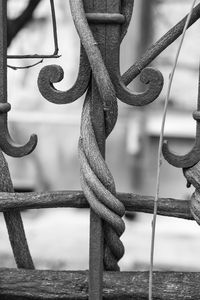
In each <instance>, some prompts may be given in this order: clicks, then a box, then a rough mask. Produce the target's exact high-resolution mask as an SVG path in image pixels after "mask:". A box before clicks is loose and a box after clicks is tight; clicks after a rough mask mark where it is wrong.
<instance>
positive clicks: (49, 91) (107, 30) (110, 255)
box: [38, 0, 163, 300]
mask: <svg viewBox="0 0 200 300" xmlns="http://www.w3.org/2000/svg"><path fill="white" fill-rule="evenodd" d="M70 6H71V11H72V16H73V19H74V23H75V26H76V29H77V31H78V34H79V36H80V39H81V44H82V46H83V48H84V50H83V48H82V49H81V58H80V67H79V74H78V78H77V81H76V83H75V85H74V86H73V87H72V88H71V89H70V90H69V91H66V92H61V91H58V90H56V89H55V88H54V87H53V83H55V82H58V81H60V80H61V79H62V78H63V73H62V70H61V68H60V67H59V66H55V65H53V66H47V67H45V68H43V69H42V70H41V72H40V74H39V78H38V86H39V89H40V92H41V93H42V95H43V96H44V97H45V98H46V99H47V100H48V101H51V102H53V103H57V104H64V103H70V102H72V101H75V100H76V99H77V98H79V97H80V96H81V95H82V94H83V93H84V92H85V90H86V89H87V88H88V92H87V95H86V99H85V103H84V108H83V114H82V125H81V137H80V141H79V155H80V164H81V183H82V188H83V192H84V194H85V196H86V198H87V200H88V202H89V204H90V206H91V209H92V210H91V220H90V221H91V229H90V230H91V231H90V266H89V268H90V272H89V273H90V275H89V278H90V284H89V285H90V292H89V293H90V299H97V300H100V299H102V273H103V264H104V268H105V269H106V270H119V266H118V261H119V260H120V258H121V257H122V256H123V253H124V247H123V244H122V242H121V241H120V236H121V235H122V233H123V232H124V230H125V226H124V222H123V220H122V219H121V218H122V216H123V215H124V213H125V208H124V206H123V204H122V203H121V202H120V201H119V199H117V197H116V190H115V184H114V179H113V177H112V175H111V173H110V171H109V169H108V167H107V165H106V163H105V160H104V156H105V139H106V137H107V136H108V135H109V134H110V133H111V131H112V130H113V128H114V126H115V123H116V120H117V110H118V109H117V97H118V98H119V99H120V100H121V101H123V102H125V103H127V104H130V105H145V104H148V103H150V102H152V101H153V100H155V99H156V97H157V96H158V95H159V93H160V91H161V89H162V85H163V78H162V75H161V73H160V72H159V71H157V70H155V69H153V68H147V69H145V70H144V71H142V74H141V80H142V81H143V82H144V83H146V84H148V88H147V90H146V91H145V92H144V93H133V92H131V91H130V90H128V89H127V88H126V86H125V84H124V83H123V80H122V77H121V75H120V70H119V53H120V44H121V41H122V39H123V37H124V36H125V34H126V31H127V28H128V25H129V22H130V19H131V16H132V10H133V1H132V0H127V1H121V0H118V1H115V2H113V1H111V0H104V1H96V0H90V1H88V0H87V1H84V3H83V2H82V1H81V0H72V1H70ZM88 23H89V24H88ZM91 71H92V75H93V76H92V79H91V80H90V78H91V77H90V74H91ZM89 80H90V81H89ZM102 220H103V223H102ZM103 252H104V253H103Z"/></svg>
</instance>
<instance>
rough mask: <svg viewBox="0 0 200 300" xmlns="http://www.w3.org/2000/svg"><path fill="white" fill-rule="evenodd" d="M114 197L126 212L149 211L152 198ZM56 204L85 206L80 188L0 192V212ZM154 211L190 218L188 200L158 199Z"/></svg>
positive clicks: (126, 194)
mask: <svg viewBox="0 0 200 300" xmlns="http://www.w3.org/2000/svg"><path fill="white" fill-rule="evenodd" d="M117 196H118V198H119V199H120V200H121V201H122V203H123V204H124V205H125V208H126V210H127V211H134V212H144V213H153V208H154V197H152V196H141V195H137V194H132V193H118V194H117ZM56 207H74V208H88V207H89V205H88V203H87V201H86V199H85V197H84V195H83V192H82V191H57V192H42V193H39V192H38V193H35V192H33V193H0V211H7V210H10V209H18V210H23V209H38V208H56ZM158 214H159V215H163V216H168V217H176V218H183V219H188V220H193V216H192V215H191V212H190V200H179V199H172V198H159V200H158Z"/></svg>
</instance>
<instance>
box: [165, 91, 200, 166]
mask: <svg viewBox="0 0 200 300" xmlns="http://www.w3.org/2000/svg"><path fill="white" fill-rule="evenodd" d="M199 98H200V97H199ZM199 102H200V101H199ZM193 118H194V120H196V121H197V129H196V139H195V143H194V146H193V148H192V150H191V151H190V152H189V153H187V154H185V155H178V154H175V153H173V152H171V151H170V149H169V145H168V141H164V143H163V147H162V152H163V156H164V158H165V159H166V160H167V161H168V163H170V164H171V165H172V166H174V167H177V168H189V167H192V166H194V165H195V164H197V163H198V162H199V161H200V111H199V110H197V111H195V112H194V113H193Z"/></svg>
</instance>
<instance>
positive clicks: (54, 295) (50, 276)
mask: <svg viewBox="0 0 200 300" xmlns="http://www.w3.org/2000/svg"><path fill="white" fill-rule="evenodd" d="M51 4H53V1H51ZM133 4H134V1H133V0H126V1H121V0H116V1H112V0H101V1H100V0H96V1H95V0H84V1H82V0H70V6H71V12H72V16H73V20H74V23H75V26H76V29H77V32H78V34H79V37H80V40H81V49H80V65H79V73H78V77H77V80H76V82H75V84H74V85H73V87H72V88H71V89H70V90H68V91H64V92H63V91H59V90H57V89H56V88H54V86H53V84H54V83H56V82H59V81H61V80H62V78H63V71H62V69H61V67H59V66H57V65H50V66H46V67H44V68H43V69H42V70H41V72H40V74H39V77H38V86H39V90H40V92H41V94H42V95H43V96H44V97H45V98H46V99H47V100H48V101H50V102H53V103H56V104H67V103H71V102H73V101H76V100H77V99H78V98H80V97H81V96H82V95H83V94H84V93H85V92H86V97H85V102H84V105H83V112H82V119H81V134H80V139H79V146H78V151H79V157H80V166H81V185H82V190H83V191H74V192H70V191H63V192H59V191H58V192H45V193H23V194H22V193H20V194H19V193H14V191H13V186H12V181H11V178H10V175H9V170H8V166H7V163H6V161H5V158H4V156H3V154H2V152H1V153H0V160H1V166H0V168H1V172H0V188H1V193H0V211H2V212H3V213H4V217H5V221H6V225H7V229H8V232H9V237H10V243H11V246H12V250H13V254H14V257H15V260H16V264H17V267H18V269H1V270H0V298H1V299H88V298H89V299H92V300H94V299H95V300H98V299H99V300H100V299H102V298H103V299H147V298H148V272H120V270H119V265H118V261H119V260H120V259H121V258H122V256H123V254H124V247H123V244H122V242H121V240H120V237H121V235H122V234H123V232H124V230H125V225H124V221H123V219H122V218H123V215H124V214H125V211H138V212H147V213H153V209H154V199H153V198H152V197H148V196H141V195H135V194H121V193H117V191H116V189H115V183H114V179H113V177H112V174H111V173H110V171H109V169H108V167H107V165H106V163H105V144H106V138H107V137H108V136H109V134H111V132H112V130H113V129H114V126H115V123H116V120H117V114H118V108H117V98H118V99H119V100H120V101H122V102H124V103H125V104H128V105H132V106H143V105H147V104H149V103H151V102H153V101H154V100H155V99H156V98H157V97H158V96H159V94H160V92H161V90H162V86H163V77H162V74H161V73H160V72H159V71H158V70H156V69H154V68H150V67H147V66H148V65H149V64H150V63H151V62H152V61H153V60H154V59H155V58H156V57H157V56H158V55H159V54H160V53H161V52H162V51H163V50H164V49H166V48H167V47H168V46H169V45H170V44H171V43H173V42H174V41H175V40H176V39H177V38H178V37H179V36H180V35H181V33H182V31H183V27H184V24H185V20H186V18H184V19H183V20H181V21H180V22H179V23H178V24H177V25H175V26H174V27H173V28H172V29H170V31H168V32H167V33H166V34H165V35H164V36H163V37H162V38H161V39H160V40H158V41H157V42H156V43H155V44H153V45H152V46H151V47H150V48H149V49H147V51H146V52H145V54H144V55H143V56H142V57H141V58H140V59H139V60H138V61H136V62H135V63H134V64H133V65H132V66H131V67H130V68H129V69H128V70H127V71H126V72H125V73H124V74H123V75H122V76H121V75H120V70H119V54H120V44H121V42H122V40H123V38H124V36H125V34H126V31H127V29H128V26H129V23H130V20H131V17H132V11H133ZM6 5H7V4H6V1H4V0H0V128H1V131H0V147H1V150H2V151H3V152H5V153H6V154H8V155H10V156H14V157H21V156H24V155H28V154H29V153H30V152H32V151H33V150H34V148H35V147H36V144H37V137H36V136H35V135H33V136H31V138H30V140H29V142H28V143H27V144H26V145H24V146H18V145H15V143H14V142H13V141H12V139H11V137H10V135H9V132H8V127H7V113H8V111H9V110H10V108H11V107H10V105H9V103H7V20H6V11H7V7H6ZM52 11H53V10H52ZM199 17H200V4H198V5H197V6H196V7H195V8H194V9H193V12H192V16H191V19H190V23H189V26H191V25H192V24H193V23H194V22H196V21H197V20H198V19H199ZM53 24H54V33H55V31H56V28H55V24H56V23H55V16H54V14H53ZM54 41H55V53H54V54H53V55H57V39H56V35H54ZM138 75H140V80H141V81H142V82H143V83H145V84H146V85H147V88H146V90H145V91H144V92H142V93H134V92H132V91H130V90H129V89H128V88H127V85H128V84H129V83H130V82H131V81H132V80H133V79H134V78H135V77H137V76H138ZM198 109H199V106H198ZM193 116H194V118H195V120H197V141H196V144H195V146H194V148H193V150H192V151H191V152H190V153H189V155H186V156H184V157H178V156H175V155H174V154H172V153H170V152H169V149H168V148H167V146H166V145H165V146H164V148H163V150H164V151H163V154H164V156H165V158H166V159H167V160H168V161H169V162H170V163H171V164H173V165H174V166H176V167H181V168H184V172H185V176H186V178H187V180H188V184H193V185H194V186H195V188H196V189H197V190H196V192H195V194H194V196H193V197H192V199H191V200H185V201H180V200H177V199H170V198H169V199H163V198H162V199H159V200H158V214H160V215H165V216H173V217H178V218H184V219H189V220H191V219H196V220H197V222H199V200H198V198H199V193H198V188H199V178H198V161H199V159H200V156H199V153H200V149H199V148H200V147H199V141H198V136H199V125H198V124H199V112H198V111H197V112H195V113H194V115H193ZM55 207H76V208H85V207H90V208H91V213H90V253H89V271H41V270H35V269H34V263H33V260H32V257H31V254H30V251H29V248H28V244H27V241H26V236H25V232H24V228H23V223H22V219H21V216H20V210H23V209H36V208H55ZM199 277H200V275H199V273H186V272H185V273H182V272H154V274H153V296H154V298H155V299H186V298H188V299H189V298H190V299H198V298H199V285H198V282H199Z"/></svg>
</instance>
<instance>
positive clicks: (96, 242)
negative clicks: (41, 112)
mask: <svg viewBox="0 0 200 300" xmlns="http://www.w3.org/2000/svg"><path fill="white" fill-rule="evenodd" d="M86 2H88V4H86V6H87V12H95V11H96V12H102V13H103V12H106V3H107V0H90V1H88V0H87V1H86ZM92 26H94V27H95V30H94V32H93V34H94V37H95V40H96V41H97V43H98V47H99V49H100V51H101V54H102V57H103V59H104V60H105V57H106V53H105V52H106V51H105V43H106V37H105V30H106V29H105V27H106V26H105V25H103V24H101V25H100V26H98V25H92ZM91 84H92V113H91V118H92V125H93V129H94V132H95V136H96V138H97V143H98V146H99V149H100V152H101V155H102V156H103V158H105V120H104V110H103V103H102V99H101V97H100V95H99V91H98V88H97V86H96V83H95V80H94V78H93V79H92V82H91ZM102 223H103V222H102V220H101V219H100V218H99V217H98V216H97V215H96V214H95V213H94V212H93V210H91V211H90V253H89V255H90V259H89V270H90V271H89V299H90V300H94V299H95V300H101V299H102V281H103V255H104V234H103V224H102Z"/></svg>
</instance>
